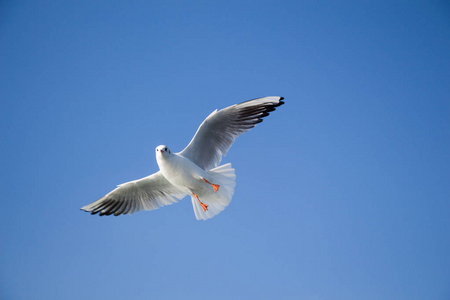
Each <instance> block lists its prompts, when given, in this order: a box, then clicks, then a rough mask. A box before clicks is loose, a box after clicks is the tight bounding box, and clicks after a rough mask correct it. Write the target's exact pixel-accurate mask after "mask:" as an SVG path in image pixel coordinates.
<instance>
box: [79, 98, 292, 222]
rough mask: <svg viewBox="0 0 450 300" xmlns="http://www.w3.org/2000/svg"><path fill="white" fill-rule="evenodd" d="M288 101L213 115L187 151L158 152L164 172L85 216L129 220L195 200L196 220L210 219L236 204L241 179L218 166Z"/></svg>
mask: <svg viewBox="0 0 450 300" xmlns="http://www.w3.org/2000/svg"><path fill="white" fill-rule="evenodd" d="M283 99H284V98H283V97H278V96H271V97H264V98H257V99H253V100H249V101H245V102H242V103H239V104H235V105H232V106H229V107H226V108H224V109H221V110H219V111H218V110H217V109H216V110H215V111H213V112H212V113H211V114H210V115H209V116H208V117H207V118H206V119H205V120H204V121H203V123H202V124H201V125H200V127H199V128H198V130H197V132H196V133H195V135H194V137H193V138H192V140H191V142H190V143H189V145H187V147H186V148H184V150H183V151H181V152H178V153H172V152H171V150H170V149H169V148H168V147H167V146H165V145H161V146H158V147H156V149H155V152H156V162H157V163H158V166H159V171H158V172H156V173H154V174H152V175H150V176H147V177H144V178H141V179H138V180H134V181H130V182H126V183H123V184H120V185H118V186H117V188H116V189H114V190H112V191H111V192H109V193H108V194H106V195H105V196H103V197H102V198H100V199H98V200H97V201H94V202H92V203H90V204H88V205H86V206H84V207H82V208H81V210H84V211H87V212H90V213H91V214H93V215H95V214H97V213H99V215H100V216H103V215H107V216H108V215H114V216H119V215H125V214H132V213H134V212H137V211H140V210H153V209H157V208H160V207H162V206H165V205H169V204H173V203H176V202H178V200H181V199H183V198H184V197H185V196H186V195H190V196H191V200H192V206H193V208H194V213H195V217H196V219H197V220H207V219H210V218H212V217H214V216H216V215H217V214H219V213H220V212H222V211H223V210H224V209H225V207H227V206H228V204H230V202H231V198H232V197H233V194H234V187H235V186H236V175H235V172H234V169H233V168H232V167H231V164H230V163H227V164H224V165H221V166H219V163H220V161H221V160H222V156H223V155H225V154H226V153H227V152H228V150H229V149H230V147H231V145H232V144H233V142H234V140H235V139H236V138H237V137H238V136H239V135H241V134H243V133H244V132H247V131H249V130H250V129H251V128H253V127H255V125H256V124H258V123H260V122H262V120H263V118H264V117H267V116H268V115H269V112H272V111H274V110H275V108H276V107H278V106H280V105H283V104H284V102H283Z"/></svg>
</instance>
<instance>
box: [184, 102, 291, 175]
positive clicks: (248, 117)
mask: <svg viewBox="0 0 450 300" xmlns="http://www.w3.org/2000/svg"><path fill="white" fill-rule="evenodd" d="M283 99H284V98H283V97H265V98H258V99H253V100H249V101H246V102H242V103H239V104H235V105H232V106H229V107H227V108H224V109H221V110H219V111H217V110H215V111H213V112H212V113H211V114H210V115H209V116H208V117H207V118H206V119H205V121H203V123H202V124H201V125H200V127H199V128H198V130H197V132H196V134H195V135H194V137H193V138H192V140H191V142H190V143H189V145H187V147H186V148H185V149H184V150H183V151H181V152H180V153H179V154H181V155H182V156H184V157H186V158H189V159H190V160H191V161H193V162H194V163H196V164H197V165H198V166H199V167H200V168H202V169H204V170H206V171H207V170H210V169H212V168H215V167H217V166H218V165H219V163H220V161H221V160H222V155H225V154H226V153H227V152H228V150H229V149H230V147H231V145H232V144H233V142H234V140H235V139H236V138H237V137H238V136H239V135H241V134H243V133H244V132H246V131H249V130H250V129H252V128H253V127H255V125H256V124H258V123H261V122H262V121H263V120H262V119H263V118H264V117H267V116H268V115H269V112H272V111H274V110H275V108H276V107H278V106H280V105H283V104H284V102H283V101H282V100H283Z"/></svg>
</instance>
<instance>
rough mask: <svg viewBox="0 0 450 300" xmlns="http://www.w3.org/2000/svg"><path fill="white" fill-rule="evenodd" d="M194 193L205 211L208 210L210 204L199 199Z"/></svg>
mask: <svg viewBox="0 0 450 300" xmlns="http://www.w3.org/2000/svg"><path fill="white" fill-rule="evenodd" d="M192 195H194V197H195V198H197V200H198V203H200V205H201V206H202V208H203V211H206V210H207V209H208V205H207V204H205V203H203V202H202V201H200V199H198V196H197V195H196V194H194V193H192Z"/></svg>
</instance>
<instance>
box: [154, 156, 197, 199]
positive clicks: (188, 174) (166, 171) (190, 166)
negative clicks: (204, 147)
mask: <svg viewBox="0 0 450 300" xmlns="http://www.w3.org/2000/svg"><path fill="white" fill-rule="evenodd" d="M157 162H158V165H159V169H160V170H161V173H162V174H163V175H164V177H166V179H167V180H168V181H169V182H170V183H171V184H173V185H175V186H177V187H179V188H188V189H190V190H191V191H192V190H195V189H197V187H198V186H199V185H201V184H202V183H203V180H202V178H204V177H205V174H206V172H205V171H203V170H202V169H201V168H200V167H198V166H197V165H196V164H194V163H193V162H192V161H190V160H189V159H187V158H185V157H183V156H181V155H177V154H172V155H170V156H168V157H161V158H160V159H157Z"/></svg>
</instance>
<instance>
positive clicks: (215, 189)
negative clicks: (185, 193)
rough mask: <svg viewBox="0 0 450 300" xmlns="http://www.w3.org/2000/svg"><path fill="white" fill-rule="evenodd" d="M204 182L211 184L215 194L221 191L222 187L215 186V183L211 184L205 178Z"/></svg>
mask: <svg viewBox="0 0 450 300" xmlns="http://www.w3.org/2000/svg"><path fill="white" fill-rule="evenodd" d="M203 181H204V182H206V183H209V184H210V185H211V186H212V187H213V189H214V192H216V193H217V191H218V190H219V187H220V185H218V184H213V183H211V182H209V181H208V180H206V179H205V178H203Z"/></svg>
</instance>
